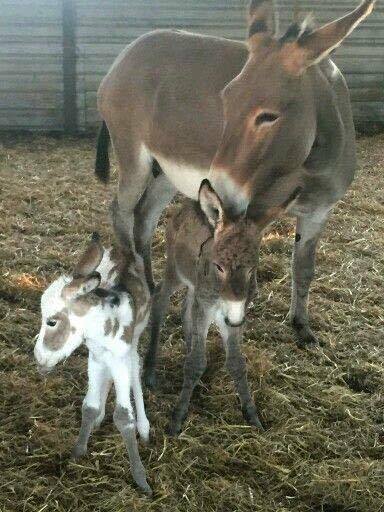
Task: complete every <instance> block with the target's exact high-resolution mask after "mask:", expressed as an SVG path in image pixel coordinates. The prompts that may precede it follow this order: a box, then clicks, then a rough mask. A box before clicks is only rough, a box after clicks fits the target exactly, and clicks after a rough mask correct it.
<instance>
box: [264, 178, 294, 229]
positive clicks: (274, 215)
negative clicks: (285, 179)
mask: <svg viewBox="0 0 384 512" xmlns="http://www.w3.org/2000/svg"><path fill="white" fill-rule="evenodd" d="M301 191H302V187H297V188H296V189H295V190H294V191H293V192H292V194H291V195H290V196H289V197H288V199H287V200H286V201H284V203H283V204H281V205H280V206H276V207H273V208H269V210H267V211H266V213H265V215H264V216H263V217H262V218H261V219H260V220H259V221H258V222H257V227H258V229H260V230H263V229H265V228H266V227H267V226H269V224H271V223H272V222H274V221H275V220H276V219H278V218H279V217H281V215H283V214H284V213H285V212H286V211H287V210H288V209H289V207H290V206H292V205H293V203H294V202H295V201H296V199H297V198H298V197H299V195H300V194H301Z"/></svg>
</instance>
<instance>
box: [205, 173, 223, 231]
mask: <svg viewBox="0 0 384 512" xmlns="http://www.w3.org/2000/svg"><path fill="white" fill-rule="evenodd" d="M199 204H200V208H201V209H202V211H203V212H204V213H205V216H206V217H207V219H208V222H209V223H210V224H211V226H213V227H216V226H217V224H219V223H220V222H222V221H223V219H224V210H223V205H222V203H221V200H220V197H219V196H218V195H217V194H216V192H215V191H214V190H213V188H212V185H211V184H210V182H209V180H203V181H202V182H201V185H200V190H199Z"/></svg>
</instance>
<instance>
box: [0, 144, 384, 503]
mask: <svg viewBox="0 0 384 512" xmlns="http://www.w3.org/2000/svg"><path fill="white" fill-rule="evenodd" d="M383 148H384V136H383V135H381V136H376V137H375V138H362V139H360V140H359V173H358V178H357V180H356V181H355V183H354V185H353V187H352V189H351V190H350V191H349V193H348V195H347V196H346V197H345V200H344V201H342V202H340V204H339V205H338V206H337V208H336V209H335V211H334V214H333V215H332V218H331V221H330V223H329V225H328V227H327V229H326V231H325V234H324V237H323V240H322V242H321V244H320V248H319V253H318V266H317V274H316V276H317V278H316V281H315V282H314V284H313V287H312V293H311V299H310V309H311V315H312V319H313V327H314V329H315V330H316V331H317V332H318V334H319V336H321V338H322V339H323V340H324V341H325V343H326V346H325V348H324V349H318V350H312V351H301V350H299V349H298V348H297V347H296V346H295V344H294V340H293V333H292V330H291V328H290V327H289V325H288V324H287V322H286V320H285V318H286V314H287V312H288V308H289V295H290V267H289V261H290V254H291V247H292V242H293V233H294V231H293V224H292V222H291V221H290V220H288V219H287V220H283V221H281V222H279V223H278V224H276V225H274V226H273V228H272V229H271V230H270V232H269V233H268V234H267V235H266V237H265V241H264V244H263V249H262V255H261V263H260V272H259V280H260V284H261V296H260V300H259V302H258V303H257V304H256V306H255V308H254V310H253V311H252V312H251V314H250V321H249V323H248V327H247V331H246V335H245V338H244V342H243V349H244V353H245V354H246V357H247V361H248V368H249V380H250V383H251V387H252V389H253V392H254V397H255V401H256V403H257V404H258V406H259V409H260V412H261V417H262V419H263V421H264V423H265V425H266V426H267V431H266V432H265V433H258V432H256V431H255V430H254V429H253V428H251V427H249V426H247V425H246V424H245V423H244V421H243V418H242V416H241V412H240V408H239V404H238V400H237V397H236V395H235V393H234V389H233V385H232V382H231V380H230V378H229V376H228V375H227V374H226V372H225V370H224V369H223V362H224V357H223V351H222V348H221V345H220V340H219V337H218V335H217V333H216V332H215V331H212V332H211V333H210V335H209V343H208V360H209V369H208V371H207V373H206V374H205V375H204V377H203V379H202V383H201V384H200V386H199V387H198V389H197V390H196V393H195V395H194V397H193V400H192V404H191V410H190V415H189V417H188V421H187V422H186V424H185V428H184V430H183V432H182V434H181V435H180V436H179V437H177V438H169V437H168V436H167V435H166V434H165V428H166V425H167V422H168V417H169V413H170V411H171V408H172V406H173V404H174V403H175V400H176V397H177V393H178V391H179V390H180V386H181V382H182V365H183V358H184V350H183V342H182V334H181V327H180V316H179V310H180V296H177V297H176V298H175V300H174V301H173V303H172V309H171V313H170V315H169V317H168V319H167V324H166V327H165V330H164V332H163V340H164V350H163V353H162V358H161V361H160V367H159V388H158V390H157V392H156V393H147V392H146V405H147V412H148V416H149V419H150V421H151V425H152V441H151V443H150V445H149V446H147V447H144V446H142V447H141V455H142V458H143V461H144V463H145V465H146V468H147V472H148V476H149V480H150V482H151V485H152V487H153V489H154V498H153V500H149V499H146V498H144V497H142V496H140V495H139V494H138V493H137V491H136V490H135V488H134V487H133V484H132V479H131V476H130V473H129V467H128V457H127V455H126V453H125V451H124V447H123V443H122V440H121V438H120V436H119V434H118V432H117V430H116V429H115V428H114V426H113V424H112V407H113V403H112V402H113V400H112V399H111V400H110V402H109V407H108V413H107V416H106V420H105V422H104V424H103V425H102V427H101V429H100V430H99V431H97V432H96V433H95V434H94V435H93V437H92V439H91V443H90V450H89V453H88V455H87V456H86V457H85V458H84V459H82V460H80V461H77V462H75V461H73V460H71V459H70V457H69V454H70V451H71V448H72V446H73V444H74V441H75V438H76V434H77V432H78V428H79V425H80V416H81V401H82V398H83V395H84V394H85V390H86V357H85V355H86V351H85V350H83V349H80V350H79V352H78V353H76V354H74V355H73V356H72V357H71V358H70V359H68V360H67V361H66V363H64V364H61V365H59V366H58V367H57V370H56V372H55V373H54V374H52V375H49V376H48V377H47V378H46V379H43V378H42V377H41V376H40V375H38V373H37V371H36V368H35V364H34V361H33V343H34V342H33V338H34V336H35V335H36V333H37V332H38V330H39V326H40V316H39V300H40V294H41V291H42V290H43V289H44V287H45V286H46V284H47V283H48V282H50V281H51V280H53V279H54V278H55V277H56V276H58V275H59V274H60V273H61V272H64V271H65V272H70V271H71V268H72V267H73V265H74V263H75V262H76V260H77V257H78V255H79V253H80V252H81V251H82V250H83V248H84V246H85V244H86V241H87V239H88V236H89V234H90V233H91V232H93V231H94V230H95V229H97V230H98V231H100V232H101V234H102V236H103V239H104V240H105V244H108V241H109V239H110V238H111V228H110V225H109V220H108V213H107V212H108V205H109V203H110V200H111V197H112V195H113V192H114V189H115V184H114V183H113V184H111V185H109V186H108V187H105V186H102V185H100V184H99V183H97V182H96V180H95V178H94V176H93V171H92V169H93V159H94V141H93V140H91V139H87V138H84V139H78V140H75V139H69V138H47V137H42V136H18V137H15V136H13V137H11V136H5V135H3V136H2V137H1V138H0V199H1V200H0V327H1V328H0V368H1V374H0V510H1V512H24V511H25V512H42V511H46V512H51V511H60V512H72V511H76V512H85V511H100V512H107V511H108V512H120V511H127V512H130V511H160V512H163V511H164V512H165V511H167V512H187V511H188V512H193V511H199V512H201V511H204V512H211V511H212V512H213V511H215V512H234V511H239V512H246V511H262V512H286V511H295V512H304V511H311V512H347V511H348V512H378V511H380V510H384V461H383V456H384V395H383V393H384V333H383V322H384V305H383V290H384V287H383V284H384V255H383V241H384V159H383V156H384V149H383ZM154 258H155V267H156V277H157V279H158V278H159V277H160V276H161V270H162V269H163V266H164V230H163V228H162V227H160V228H159V229H158V231H157V236H156V239H155V242H154ZM145 344H146V337H144V339H143V341H142V346H143V348H144V347H145Z"/></svg>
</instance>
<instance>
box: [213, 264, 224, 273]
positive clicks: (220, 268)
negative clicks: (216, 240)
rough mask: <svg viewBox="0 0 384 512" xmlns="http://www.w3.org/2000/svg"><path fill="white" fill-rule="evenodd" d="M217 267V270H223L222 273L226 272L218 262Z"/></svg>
mask: <svg viewBox="0 0 384 512" xmlns="http://www.w3.org/2000/svg"><path fill="white" fill-rule="evenodd" d="M215 267H216V268H217V270H218V271H219V272H221V273H222V274H223V273H224V269H223V267H220V265H218V264H217V263H215Z"/></svg>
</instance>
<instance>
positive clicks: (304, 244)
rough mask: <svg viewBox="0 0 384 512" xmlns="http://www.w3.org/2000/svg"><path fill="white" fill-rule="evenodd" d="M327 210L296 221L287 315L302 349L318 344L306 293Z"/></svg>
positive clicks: (312, 274)
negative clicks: (290, 290) (312, 326)
mask: <svg viewBox="0 0 384 512" xmlns="http://www.w3.org/2000/svg"><path fill="white" fill-rule="evenodd" d="M329 211H330V210H329V209H322V210H317V211H315V212H314V213H313V214H312V215H311V216H306V217H298V219H297V225H296V242H295V247H294V250H293V257H292V298H291V309H290V313H289V316H290V320H291V322H292V325H293V328H294V329H295V331H296V335H297V338H298V339H297V343H298V346H299V347H301V348H304V347H305V346H310V345H317V344H318V340H317V339H316V336H315V335H314V334H313V332H312V330H311V328H310V326H309V316H308V294H309V287H310V285H311V282H312V280H313V277H314V272H315V258H316V247H317V243H318V241H319V239H320V235H321V233H322V231H323V228H324V226H325V223H326V220H327V218H328V215H329Z"/></svg>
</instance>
